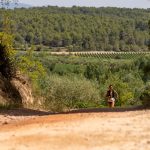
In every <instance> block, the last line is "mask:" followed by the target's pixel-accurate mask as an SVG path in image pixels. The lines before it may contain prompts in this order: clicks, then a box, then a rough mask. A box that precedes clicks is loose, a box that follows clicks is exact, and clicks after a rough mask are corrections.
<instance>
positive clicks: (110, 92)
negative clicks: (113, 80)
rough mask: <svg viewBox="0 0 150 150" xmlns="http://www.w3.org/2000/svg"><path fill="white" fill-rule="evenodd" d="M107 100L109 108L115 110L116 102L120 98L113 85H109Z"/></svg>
mask: <svg viewBox="0 0 150 150" xmlns="http://www.w3.org/2000/svg"><path fill="white" fill-rule="evenodd" d="M106 98H107V102H108V106H109V108H113V107H114V106H115V101H116V99H117V98H118V93H117V92H116V91H115V90H114V89H113V86H112V85H109V88H108V91H107V93H106Z"/></svg>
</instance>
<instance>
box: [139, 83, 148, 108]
mask: <svg viewBox="0 0 150 150" xmlns="http://www.w3.org/2000/svg"><path fill="white" fill-rule="evenodd" d="M140 99H141V100H142V104H143V105H144V106H145V107H150V84H148V85H147V86H146V87H145V89H144V91H143V92H142V94H141V97H140Z"/></svg>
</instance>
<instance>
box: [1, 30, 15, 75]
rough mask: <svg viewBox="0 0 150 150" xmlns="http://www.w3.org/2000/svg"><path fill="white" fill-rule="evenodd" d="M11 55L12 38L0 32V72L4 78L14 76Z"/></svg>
mask: <svg viewBox="0 0 150 150" xmlns="http://www.w3.org/2000/svg"><path fill="white" fill-rule="evenodd" d="M12 54H13V50H12V36H11V35H8V34H6V33H2V32H0V72H1V73H2V75H3V76H5V77H6V78H11V77H12V76H13V75H14V74H15V70H14V66H13V57H12V56H13V55H12Z"/></svg>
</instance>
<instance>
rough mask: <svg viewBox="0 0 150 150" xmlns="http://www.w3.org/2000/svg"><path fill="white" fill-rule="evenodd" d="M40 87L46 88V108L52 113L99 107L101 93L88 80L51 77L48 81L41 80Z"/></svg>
mask: <svg viewBox="0 0 150 150" xmlns="http://www.w3.org/2000/svg"><path fill="white" fill-rule="evenodd" d="M40 86H41V88H42V87H45V88H44V90H43V95H44V96H45V98H46V100H45V105H46V108H47V109H49V110H51V111H57V112H58V111H63V110H66V109H75V108H87V107H97V106H98V104H99V100H100V96H99V91H98V89H96V87H94V85H93V84H92V83H91V82H90V81H87V80H86V79H77V78H76V77H73V78H72V77H65V76H64V77H60V76H56V75H55V76H51V77H49V78H48V79H47V81H44V80H40Z"/></svg>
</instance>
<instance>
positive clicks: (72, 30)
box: [0, 6, 150, 51]
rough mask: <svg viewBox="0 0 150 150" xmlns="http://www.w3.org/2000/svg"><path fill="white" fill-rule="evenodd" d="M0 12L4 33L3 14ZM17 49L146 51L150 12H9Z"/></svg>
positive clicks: (81, 9)
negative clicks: (26, 47)
mask: <svg viewBox="0 0 150 150" xmlns="http://www.w3.org/2000/svg"><path fill="white" fill-rule="evenodd" d="M3 13H4V9H0V30H2V21H3V19H2V15H3ZM8 13H10V15H11V18H12V21H11V29H12V32H13V33H14V35H15V46H16V47H17V48H18V47H22V46H24V45H44V46H47V47H49V48H53V47H56V48H57V47H65V48H66V49H68V50H70V51H81V50H98V51H111V50H114V51H146V50H148V48H147V47H148V44H149V42H150V41H149V33H148V20H147V19H148V18H150V10H149V9H147V10H146V9H125V8H122V9H121V8H94V7H90V8H88V7H76V6H74V7H72V8H65V7H61V8H60V7H52V6H49V7H41V8H40V7H39V8H29V9H24V8H21V9H14V10H8Z"/></svg>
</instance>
